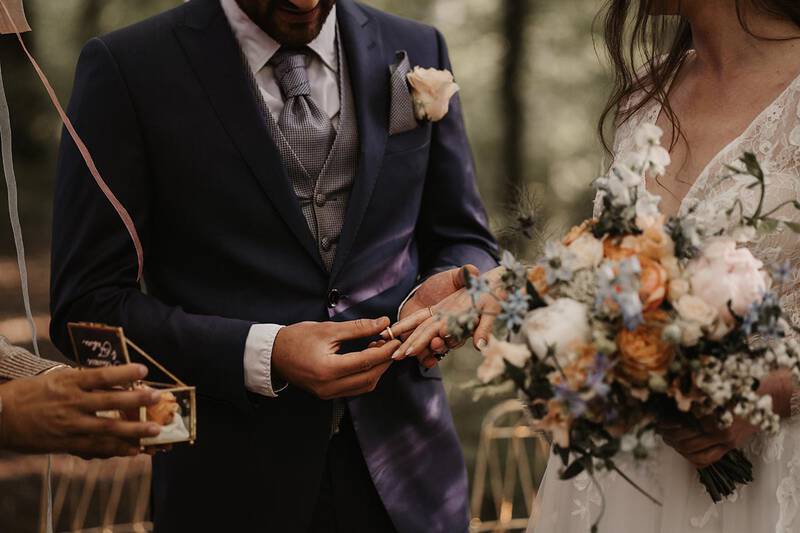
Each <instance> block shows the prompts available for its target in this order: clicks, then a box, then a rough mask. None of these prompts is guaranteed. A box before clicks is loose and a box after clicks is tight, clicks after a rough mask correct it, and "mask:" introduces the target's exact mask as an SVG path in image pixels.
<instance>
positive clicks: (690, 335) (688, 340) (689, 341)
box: [678, 320, 703, 347]
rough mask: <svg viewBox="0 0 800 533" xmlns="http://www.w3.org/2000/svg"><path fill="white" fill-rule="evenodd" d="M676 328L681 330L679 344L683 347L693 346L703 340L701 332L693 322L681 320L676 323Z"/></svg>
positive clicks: (698, 326)
mask: <svg viewBox="0 0 800 533" xmlns="http://www.w3.org/2000/svg"><path fill="white" fill-rule="evenodd" d="M678 326H679V327H680V328H681V344H683V345H684V346H689V347H691V346H695V345H696V344H697V343H698V342H700V339H702V338H703V330H702V329H701V328H700V325H699V324H697V323H695V322H685V321H682V320H681V321H679V322H678Z"/></svg>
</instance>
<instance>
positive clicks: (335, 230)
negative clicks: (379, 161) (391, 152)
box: [248, 32, 359, 271]
mask: <svg viewBox="0 0 800 533" xmlns="http://www.w3.org/2000/svg"><path fill="white" fill-rule="evenodd" d="M337 33H338V32H337ZM336 43H337V44H336V46H337V48H338V50H339V100H340V110H339V124H338V127H337V132H336V140H335V141H334V142H333V146H332V148H331V150H330V152H329V153H328V154H319V155H320V157H326V160H325V164H324V166H323V167H322V171H321V172H320V175H319V176H318V177H315V176H309V174H308V173H307V172H306V170H305V168H303V165H302V164H301V163H300V159H299V158H298V157H297V155H296V154H295V153H294V151H293V150H292V148H291V146H289V143H288V142H287V141H286V138H285V137H284V136H283V134H282V133H281V130H280V128H279V127H278V123H277V121H276V120H275V118H274V117H273V116H272V113H270V111H269V108H268V107H267V105H266V104H265V103H264V100H263V98H262V97H261V92H260V91H259V90H258V86H257V85H255V79H253V83H254V85H255V92H256V95H257V97H258V100H259V103H260V106H261V110H262V113H263V114H264V118H265V120H266V123H267V130H268V131H269V134H270V136H271V137H272V140H273V141H274V142H275V145H276V146H277V147H278V151H279V152H280V154H281V159H282V161H283V164H284V165H285V167H286V171H287V174H288V175H289V181H290V182H291V184H292V188H293V189H294V193H295V195H296V196H297V199H298V201H299V202H300V208H301V209H302V211H303V215H304V216H305V218H306V222H308V227H309V228H310V229H311V234H312V235H313V236H314V239H315V240H316V241H317V249H318V250H319V254H320V256H321V257H322V261H323V263H324V264H325V266H326V268H327V269H328V271H330V270H331V268H332V266H333V260H334V258H335V257H336V248H337V244H338V241H339V236H340V235H341V232H342V226H343V225H344V217H345V214H346V212H347V204H348V201H349V200H350V192H351V191H352V189H353V182H354V181H355V175H356V172H357V170H358V148H359V140H358V124H357V122H356V116H355V105H354V103H353V88H352V86H351V83H350V75H349V73H348V69H347V60H346V58H345V54H344V49H343V48H342V45H341V39H339V37H338V35H337V38H336ZM248 71H249V69H248Z"/></svg>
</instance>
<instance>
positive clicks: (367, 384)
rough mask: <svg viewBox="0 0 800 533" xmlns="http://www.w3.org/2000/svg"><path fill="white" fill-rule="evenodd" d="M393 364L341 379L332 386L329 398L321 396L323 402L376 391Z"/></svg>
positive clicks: (389, 363)
mask: <svg viewBox="0 0 800 533" xmlns="http://www.w3.org/2000/svg"><path fill="white" fill-rule="evenodd" d="M391 364H392V362H391V361H388V362H386V363H383V364H380V365H378V366H375V367H373V368H371V369H369V370H368V371H366V372H361V373H360V374H354V375H352V376H347V377H346V378H343V379H340V380H339V381H337V382H335V383H333V384H332V386H331V393H330V396H329V397H325V396H321V398H322V399H323V400H332V399H334V398H350V397H353V396H360V395H362V394H367V393H369V392H372V391H374V390H375V387H377V386H378V383H379V382H380V380H381V377H383V374H384V373H386V371H387V370H388V369H389V366H391Z"/></svg>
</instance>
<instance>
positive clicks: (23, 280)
mask: <svg viewBox="0 0 800 533" xmlns="http://www.w3.org/2000/svg"><path fill="white" fill-rule="evenodd" d="M0 144H2V154H3V174H5V177H6V186H7V187H8V215H9V218H10V219H11V231H12V233H13V234H14V247H15V248H16V249H17V266H19V277H20V284H21V286H22V301H23V303H24V304H25V315H26V316H27V317H28V325H29V326H30V328H31V338H32V339H33V351H34V352H36V355H38V356H40V357H41V355H40V354H39V342H38V335H37V333H36V322H35V321H34V320H33V312H32V311H31V297H30V291H29V288H28V287H29V285H28V267H27V264H26V261H25V244H24V243H23V240H22V227H21V225H20V223H19V204H18V200H17V178H16V175H15V174H14V156H13V150H12V142H11V115H10V113H9V111H8V99H7V98H6V89H5V85H4V84H3V71H2V68H0Z"/></svg>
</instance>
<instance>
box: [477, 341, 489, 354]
mask: <svg viewBox="0 0 800 533" xmlns="http://www.w3.org/2000/svg"><path fill="white" fill-rule="evenodd" d="M486 344H487V343H486V339H478V351H479V352H482V351H483V349H484V348H486Z"/></svg>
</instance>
